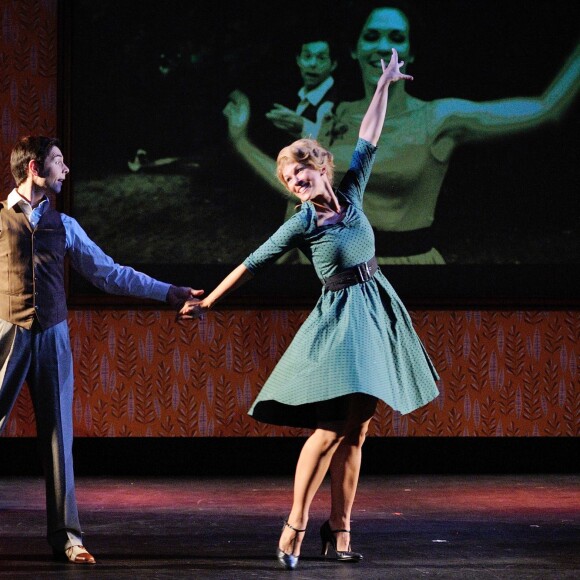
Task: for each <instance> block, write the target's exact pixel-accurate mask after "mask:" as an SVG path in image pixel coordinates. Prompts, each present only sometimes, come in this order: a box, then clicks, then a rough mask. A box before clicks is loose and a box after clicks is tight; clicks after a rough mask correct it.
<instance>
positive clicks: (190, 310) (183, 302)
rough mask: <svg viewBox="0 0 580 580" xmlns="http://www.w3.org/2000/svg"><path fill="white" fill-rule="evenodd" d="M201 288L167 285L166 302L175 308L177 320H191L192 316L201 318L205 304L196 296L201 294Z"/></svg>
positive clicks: (206, 308) (205, 307)
mask: <svg viewBox="0 0 580 580" xmlns="http://www.w3.org/2000/svg"><path fill="white" fill-rule="evenodd" d="M203 292H204V291H203V290H194V289H193V288H188V287H187V286H173V285H171V286H170V287H169V290H168V291H167V298H166V301H167V304H169V305H170V306H172V307H173V308H175V310H177V311H178V312H177V320H192V319H194V318H201V315H202V314H203V312H205V311H206V310H209V308H208V307H207V306H205V305H204V304H203V301H202V300H200V299H199V298H197V296H201V295H202V294H203Z"/></svg>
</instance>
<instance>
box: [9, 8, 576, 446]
mask: <svg viewBox="0 0 580 580" xmlns="http://www.w3.org/2000/svg"><path fill="white" fill-rule="evenodd" d="M56 30H57V2H56V0H44V1H40V0H0V31H1V35H0V108H1V121H0V123H1V135H2V142H1V144H0V184H1V185H2V197H5V196H6V195H7V193H8V191H9V190H10V189H11V188H12V187H13V185H12V180H11V178H10V174H9V155H10V149H11V147H12V144H13V143H14V141H15V140H16V139H17V137H18V136H19V135H21V134H26V133H33V132H38V133H45V134H54V133H55V131H56V121H57V113H56V94H57V90H56V75H57V64H56V63H57V49H56V46H57V42H56ZM306 315H307V313H306V312H304V311H278V310H274V311H244V310H239V311H225V312H222V313H216V314H215V315H211V316H210V317H208V318H207V319H206V320H204V321H202V322H199V323H192V324H184V323H179V324H177V323H175V322H174V315H173V313H171V312H168V311H166V310H161V311H151V310H144V311H134V310H125V311H123V310H121V311H119V310H91V309H87V310H79V311H74V312H71V315H70V318H69V324H70V329H71V337H72V343H73V352H74V359H75V377H76V396H75V403H74V416H75V432H76V434H77V435H79V436H88V437H90V436H135V437H136V436H163V437H165V436H241V435H248V436H262V435H299V434H300V435H301V434H303V432H302V431H300V430H297V429H282V428H276V427H269V426H265V425H261V424H259V423H256V422H254V421H253V420H252V419H250V418H249V417H248V416H247V415H246V410H247V409H248V407H249V405H250V402H251V401H252V399H253V397H254V396H255V395H256V393H257V391H258V389H259V388H260V385H261V384H262V383H263V381H264V379H265V377H266V376H267V375H268V373H269V372H270V371H271V369H272V368H273V366H274V364H275V362H276V360H277V359H278V358H279V357H280V355H281V353H282V352H283V351H284V349H285V348H286V346H287V344H288V343H289V341H290V340H291V338H292V336H293V335H294V333H295V332H296V330H297V328H298V327H299V325H300V324H301V322H302V321H303V320H304V318H305V317H306ZM412 315H413V319H414V322H415V324H416V327H417V329H418V331H419V334H420V335H421V337H422V339H423V340H424V342H425V345H426V347H427V350H428V351H429V353H430V354H431V356H432V358H433V360H434V362H435V364H436V366H437V368H438V370H439V372H440V374H441V377H442V381H441V384H440V388H441V396H440V397H439V398H438V399H437V400H436V401H435V402H433V403H431V404H430V405H428V406H427V407H425V408H423V409H419V410H418V411H416V412H414V413H412V414H410V415H406V416H401V415H400V414H398V413H393V412H392V411H390V410H389V409H388V408H387V407H386V406H385V405H382V404H381V405H380V406H379V409H378V412H377V416H376V419H375V420H374V421H373V424H372V426H371V434H373V435H385V436H424V435H426V436H430V435H438V436H474V435H477V436H528V435H532V436H534V435H539V436H577V435H579V434H580V389H579V374H578V366H579V362H580V349H579V344H580V312H578V311H547V312H537V311H528V312H505V311H497V312H494V311H447V310H445V311H431V310H429V311H417V312H413V313H412ZM34 433H35V429H34V417H33V412H32V406H31V403H30V399H29V396H28V391H27V390H26V389H24V390H23V393H22V395H21V396H20V398H19V400H18V402H17V404H16V406H15V408H14V410H13V412H12V416H11V419H10V421H9V423H8V425H7V428H6V432H5V435H7V436H32V435H34Z"/></svg>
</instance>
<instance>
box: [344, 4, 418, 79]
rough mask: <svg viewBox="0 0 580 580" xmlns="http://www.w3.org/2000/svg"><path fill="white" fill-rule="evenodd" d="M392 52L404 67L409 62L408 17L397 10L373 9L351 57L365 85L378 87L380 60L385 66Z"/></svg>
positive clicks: (380, 69)
mask: <svg viewBox="0 0 580 580" xmlns="http://www.w3.org/2000/svg"><path fill="white" fill-rule="evenodd" d="M393 48H395V49H396V50H397V52H398V53H399V60H404V61H405V64H407V63H408V62H410V60H412V59H411V54H410V50H411V47H410V45H409V22H408V20H407V17H406V16H405V15H404V14H403V13H402V12H401V11H400V10H398V9H396V8H376V9H375V10H373V11H372V12H371V13H370V15H369V17H368V18H367V21H366V22H365V24H364V26H363V29H362V31H361V33H360V36H359V38H358V42H357V45H356V50H355V51H353V53H352V57H353V58H354V59H356V60H358V62H359V65H360V68H361V73H362V76H363V80H364V81H365V82H368V83H372V84H373V85H376V84H377V82H378V80H379V77H380V76H381V73H382V67H381V58H382V59H385V61H386V62H388V60H389V59H390V58H391V52H392V49H393ZM404 69H405V67H403V69H402V70H404Z"/></svg>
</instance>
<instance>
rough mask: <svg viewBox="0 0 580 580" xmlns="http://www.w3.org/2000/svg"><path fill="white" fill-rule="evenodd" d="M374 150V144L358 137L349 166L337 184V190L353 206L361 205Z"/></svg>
mask: <svg viewBox="0 0 580 580" xmlns="http://www.w3.org/2000/svg"><path fill="white" fill-rule="evenodd" d="M376 152H377V147H376V146H375V145H373V144H372V143H369V142H368V141H365V140H364V139H360V138H359V139H358V141H357V143H356V146H355V148H354V152H353V154H352V158H351V161H350V167H349V169H348V171H347V172H346V174H345V176H344V177H343V178H342V181H341V182H340V185H339V186H338V191H340V193H341V194H342V195H343V196H344V197H345V198H346V199H347V201H348V202H349V203H351V204H352V205H354V206H357V207H362V201H363V195H364V191H365V188H366V186H367V182H368V180H369V177H370V175H371V169H372V167H373V163H374V161H375V157H376Z"/></svg>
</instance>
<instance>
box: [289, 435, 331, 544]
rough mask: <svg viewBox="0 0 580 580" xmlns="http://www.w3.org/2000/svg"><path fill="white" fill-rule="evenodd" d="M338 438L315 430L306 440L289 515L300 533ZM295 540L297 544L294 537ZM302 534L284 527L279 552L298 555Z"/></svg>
mask: <svg viewBox="0 0 580 580" xmlns="http://www.w3.org/2000/svg"><path fill="white" fill-rule="evenodd" d="M340 441H341V437H340V435H339V434H338V432H336V431H332V430H329V429H322V428H319V429H316V430H315V431H314V433H312V435H311V436H310V437H309V438H308V439H307V440H306V443H305V444H304V447H302V451H301V452H300V457H299V458H298V463H297V464H296V474H295V477H294V500H293V503H292V511H291V512H290V515H289V516H288V523H289V524H290V525H291V526H292V527H294V528H296V529H298V530H303V529H305V528H306V525H307V524H308V514H309V511H310V505H311V503H312V500H313V498H314V495H315V494H316V492H317V491H318V488H319V487H320V484H321V483H322V481H323V479H324V476H325V475H326V473H327V471H328V468H329V466H330V463H331V460H332V456H333V455H334V453H335V451H336V450H337V448H338V447H339V445H340ZM295 537H296V542H294V538H295ZM303 537H304V534H297V533H296V532H295V531H294V530H292V529H290V528H288V527H287V526H285V527H284V529H283V530H282V535H281V537H280V549H281V550H283V551H284V552H286V553H287V554H292V553H293V554H294V555H295V556H298V555H299V554H300V544H301V543H302V539H303Z"/></svg>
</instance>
